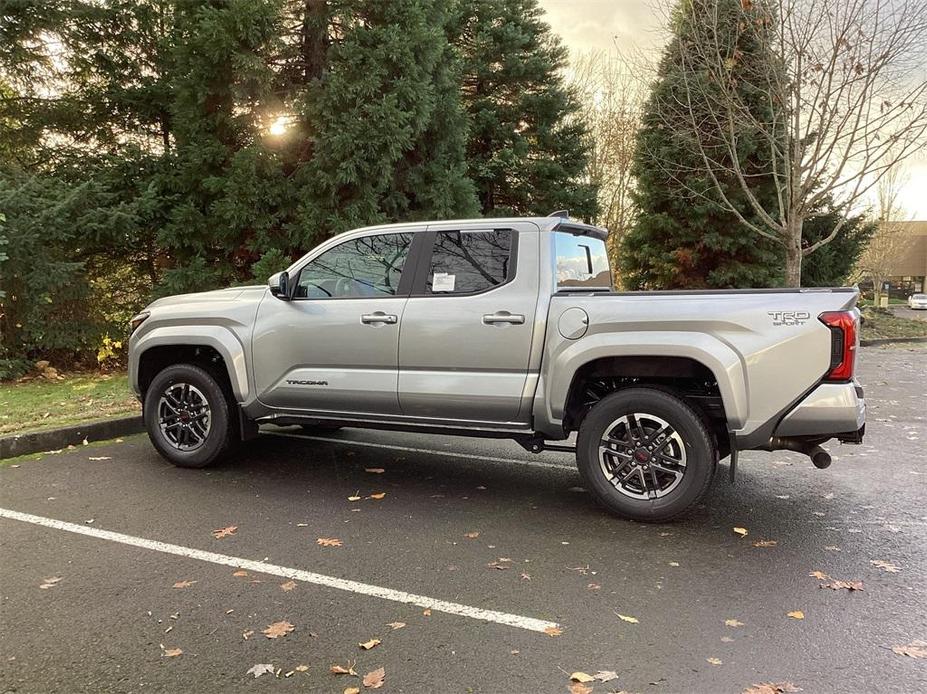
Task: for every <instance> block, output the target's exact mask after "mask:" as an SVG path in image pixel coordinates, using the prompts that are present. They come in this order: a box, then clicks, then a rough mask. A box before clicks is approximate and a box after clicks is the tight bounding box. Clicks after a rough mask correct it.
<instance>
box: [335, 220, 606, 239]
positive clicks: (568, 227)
mask: <svg viewBox="0 0 927 694" xmlns="http://www.w3.org/2000/svg"><path fill="white" fill-rule="evenodd" d="M516 222H531V223H532V224H535V225H536V226H537V228H538V229H540V230H541V231H545V232H547V231H565V232H567V233H570V234H579V235H580V236H593V237H595V238H598V239H601V240H603V241H604V240H605V238H606V237H607V236H608V229H604V228H602V227H597V226H593V225H592V224H585V223H583V222H580V221H577V220H575V219H569V218H567V217H553V216H551V217H474V218H472V219H433V220H431V221H422V222H414V224H416V225H421V226H430V225H433V224H441V225H446V224H459V225H461V226H471V225H473V226H483V227H485V226H486V225H487V224H491V225H492V226H505V225H506V224H514V223H516ZM409 224H410V223H409V222H404V223H403V222H400V223H397V224H376V225H373V226H369V227H362V228H360V229H353V230H352V232H354V231H378V230H380V229H392V228H395V227H408V226H409ZM349 233H350V232H349Z"/></svg>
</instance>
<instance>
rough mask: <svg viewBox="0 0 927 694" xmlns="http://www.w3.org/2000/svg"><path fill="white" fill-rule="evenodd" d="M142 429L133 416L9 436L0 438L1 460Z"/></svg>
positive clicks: (138, 416)
mask: <svg viewBox="0 0 927 694" xmlns="http://www.w3.org/2000/svg"><path fill="white" fill-rule="evenodd" d="M144 430H145V425H144V423H143V421H142V418H141V416H140V415H133V416H131V417H119V418H117V419H100V420H97V421H95V422H85V423H83V424H75V425H73V426H69V427H62V428H60V429H49V430H47V431H33V432H26V433H24V434H11V435H10V436H4V437H2V438H0V459H2V458H15V457H17V456H20V455H28V454H29V453H41V452H43V451H52V450H56V449H58V448H67V447H68V446H78V445H80V444H81V443H83V441H84V439H86V440H88V441H105V440H106V439H114V438H116V437H117V436H129V435H130V434H138V433H140V432H142V431H144Z"/></svg>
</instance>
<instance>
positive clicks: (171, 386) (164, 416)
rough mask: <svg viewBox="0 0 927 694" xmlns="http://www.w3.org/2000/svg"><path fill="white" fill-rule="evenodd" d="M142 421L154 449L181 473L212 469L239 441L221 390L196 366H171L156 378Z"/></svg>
mask: <svg viewBox="0 0 927 694" xmlns="http://www.w3.org/2000/svg"><path fill="white" fill-rule="evenodd" d="M144 417H145V429H146V430H147V431H148V438H149V439H151V443H152V444H154V447H155V448H156V449H157V450H158V453H160V454H161V455H162V456H163V457H164V458H166V459H167V460H169V461H170V462H171V463H173V464H174V465H177V466H178V467H191V468H201V467H206V466H207V465H209V464H211V463H214V462H215V461H216V460H218V459H219V458H220V457H221V456H222V455H223V454H224V453H226V452H227V451H228V450H229V449H230V448H231V446H232V443H233V439H234V436H235V432H234V427H233V426H232V417H231V412H230V410H229V401H228V399H227V398H226V395H225V392H224V391H223V389H222V386H220V385H219V383H218V382H217V381H216V379H215V377H213V375H212V374H210V373H209V372H208V371H206V370H205V369H202V368H200V367H199V366H196V365H194V364H176V365H174V366H169V367H167V368H166V369H164V370H163V371H161V372H160V373H159V374H158V375H157V376H155V377H154V380H152V382H151V385H150V386H148V390H147V391H145V405H144Z"/></svg>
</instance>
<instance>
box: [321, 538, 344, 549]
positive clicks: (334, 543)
mask: <svg viewBox="0 0 927 694" xmlns="http://www.w3.org/2000/svg"><path fill="white" fill-rule="evenodd" d="M315 542H316V544H317V545H320V546H322V547H341V545H342V542H341V540H339V539H338V538H337V537H320V538H319V539H318V540H316V541H315Z"/></svg>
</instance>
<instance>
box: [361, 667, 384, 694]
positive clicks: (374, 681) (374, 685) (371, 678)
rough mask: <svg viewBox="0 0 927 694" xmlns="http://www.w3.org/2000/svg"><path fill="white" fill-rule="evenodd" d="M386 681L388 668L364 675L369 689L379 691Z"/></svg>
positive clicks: (365, 683) (365, 684)
mask: <svg viewBox="0 0 927 694" xmlns="http://www.w3.org/2000/svg"><path fill="white" fill-rule="evenodd" d="M384 679H386V668H382V667H381V668H377V669H376V670H373V671H372V672H368V673H367V674H366V675H364V680H363V682H364V686H365V687H367V688H368V689H379V688H380V687H382V686H383V680H384Z"/></svg>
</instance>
